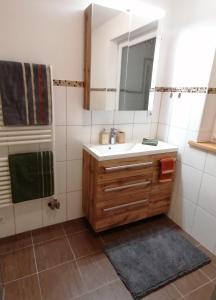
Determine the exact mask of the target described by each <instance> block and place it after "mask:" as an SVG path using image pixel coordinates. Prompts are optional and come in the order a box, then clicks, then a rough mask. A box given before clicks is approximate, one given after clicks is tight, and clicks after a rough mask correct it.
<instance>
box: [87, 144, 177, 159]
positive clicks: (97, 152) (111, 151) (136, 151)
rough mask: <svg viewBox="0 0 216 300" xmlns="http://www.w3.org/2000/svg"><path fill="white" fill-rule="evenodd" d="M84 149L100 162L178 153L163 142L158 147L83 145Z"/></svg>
mask: <svg viewBox="0 0 216 300" xmlns="http://www.w3.org/2000/svg"><path fill="white" fill-rule="evenodd" d="M83 149H85V150H86V151H87V152H88V153H90V154H91V155H92V156H94V157H95V158H96V159H97V160H99V161H101V160H110V159H117V158H127V157H134V156H142V155H151V154H159V153H167V152H176V151H178V147H176V146H174V145H171V144H168V143H164V142H161V141H159V142H158V145H157V146H149V145H143V144H141V143H135V142H131V143H125V144H115V145H110V144H109V145H83Z"/></svg>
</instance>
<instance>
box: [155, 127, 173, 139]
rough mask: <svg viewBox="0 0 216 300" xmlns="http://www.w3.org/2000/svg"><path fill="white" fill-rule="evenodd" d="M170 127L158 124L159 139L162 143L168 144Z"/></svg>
mask: <svg viewBox="0 0 216 300" xmlns="http://www.w3.org/2000/svg"><path fill="white" fill-rule="evenodd" d="M169 128H170V127H169V125H165V124H160V123H159V124H158V128H157V138H158V139H159V140H161V141H164V142H167V140H168V135H169Z"/></svg>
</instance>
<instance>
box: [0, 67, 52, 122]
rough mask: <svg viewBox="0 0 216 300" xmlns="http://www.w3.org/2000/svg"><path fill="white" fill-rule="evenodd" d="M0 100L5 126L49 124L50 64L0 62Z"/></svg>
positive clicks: (50, 114)
mask: <svg viewBox="0 0 216 300" xmlns="http://www.w3.org/2000/svg"><path fill="white" fill-rule="evenodd" d="M0 101H1V104H2V113H3V122H4V125H5V126H10V125H14V126H25V125H50V124H51V123H52V99H51V72H50V67H49V66H46V65H37V64H29V63H19V62H10V61H0Z"/></svg>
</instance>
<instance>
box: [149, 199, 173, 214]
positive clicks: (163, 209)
mask: <svg viewBox="0 0 216 300" xmlns="http://www.w3.org/2000/svg"><path fill="white" fill-rule="evenodd" d="M169 207H170V198H164V199H158V200H150V201H149V210H148V216H149V217H151V216H155V215H158V214H162V213H167V212H168V211H169Z"/></svg>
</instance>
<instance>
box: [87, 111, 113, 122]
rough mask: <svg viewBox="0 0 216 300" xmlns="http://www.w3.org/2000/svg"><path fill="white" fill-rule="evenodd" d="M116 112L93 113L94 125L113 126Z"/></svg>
mask: <svg viewBox="0 0 216 300" xmlns="http://www.w3.org/2000/svg"><path fill="white" fill-rule="evenodd" d="M113 121H114V112H113V111H92V124H94V125H100V124H113Z"/></svg>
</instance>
